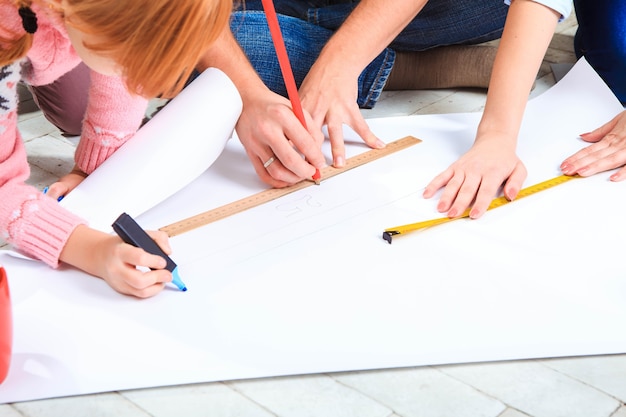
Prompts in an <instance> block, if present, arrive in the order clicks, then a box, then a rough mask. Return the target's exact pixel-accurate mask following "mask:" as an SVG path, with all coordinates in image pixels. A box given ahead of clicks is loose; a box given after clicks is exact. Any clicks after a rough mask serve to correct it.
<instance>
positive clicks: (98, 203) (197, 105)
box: [61, 68, 242, 232]
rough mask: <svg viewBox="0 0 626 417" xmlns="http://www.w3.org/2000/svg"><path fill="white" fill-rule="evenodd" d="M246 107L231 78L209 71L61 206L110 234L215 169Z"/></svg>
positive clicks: (177, 97) (219, 72) (76, 189)
mask: <svg viewBox="0 0 626 417" xmlns="http://www.w3.org/2000/svg"><path fill="white" fill-rule="evenodd" d="M241 106H242V103H241V97H240V96H239V93H238V92H237V89H236V88H235V86H234V84H233V83H232V82H231V81H230V79H229V78H228V77H227V76H226V75H225V74H224V73H223V72H221V71H220V70H217V69H215V68H209V69H208V70H207V71H204V72H203V73H202V74H200V76H198V78H196V79H195V80H194V81H193V82H192V83H191V84H190V85H189V86H187V88H185V89H184V90H183V91H182V92H181V93H180V94H179V95H178V96H176V97H175V98H174V99H173V100H171V101H170V102H169V103H168V104H167V106H165V107H164V108H163V109H162V110H161V111H159V112H158V113H157V114H156V115H155V116H154V117H153V118H152V119H151V120H150V121H149V122H148V123H146V124H145V125H144V126H143V127H142V128H141V129H139V131H138V132H137V134H136V135H135V136H134V137H133V138H132V139H131V140H129V141H128V142H127V143H125V144H124V145H123V146H122V147H120V149H118V150H117V151H116V152H115V153H114V154H113V155H112V156H111V157H110V158H109V159H107V160H106V161H105V162H104V163H103V164H102V165H101V166H100V167H98V169H97V170H96V171H95V172H93V173H92V174H91V175H90V176H89V177H87V179H85V181H83V182H82V183H81V184H80V185H79V186H78V187H76V188H75V189H74V190H73V191H72V192H71V193H70V194H68V195H67V196H66V197H65V198H64V199H63V201H61V204H62V205H63V206H65V207H67V208H68V209H69V210H71V211H72V212H74V213H76V214H78V215H80V216H82V217H83V218H85V219H87V220H88V221H89V224H90V226H91V227H93V228H95V229H99V230H102V231H105V232H111V224H112V223H113V221H114V220H115V219H116V218H117V217H118V216H119V215H120V214H121V213H122V212H124V211H126V212H127V213H128V214H130V215H131V216H139V215H140V214H142V213H144V212H145V211H146V210H148V209H151V208H152V207H154V206H156V205H157V204H158V203H160V202H162V201H163V200H165V199H166V198H167V197H169V196H171V195H172V194H174V193H175V192H176V191H178V190H180V189H182V188H183V187H185V186H186V185H187V184H189V183H190V182H191V181H193V180H194V179H196V178H197V177H198V176H199V175H200V174H202V173H203V172H204V171H205V170H206V169H207V168H208V167H209V166H211V164H212V163H213V162H214V161H215V159H217V157H218V156H219V155H220V153H221V152H222V150H223V149H224V146H225V145H226V141H227V140H228V139H229V138H230V137H231V136H232V134H233V130H234V128H235V123H237V119H238V118H239V115H240V114H241Z"/></svg>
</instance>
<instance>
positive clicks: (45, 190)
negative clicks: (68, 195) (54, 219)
mask: <svg viewBox="0 0 626 417" xmlns="http://www.w3.org/2000/svg"><path fill="white" fill-rule="evenodd" d="M48 188H49V187H46V188H44V189H43V193H44V194H47V193H48ZM63 197H65V196H62V195H61V196H59V198H57V201H61V200H63Z"/></svg>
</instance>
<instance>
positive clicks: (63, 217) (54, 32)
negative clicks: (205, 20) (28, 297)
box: [0, 0, 147, 267]
mask: <svg viewBox="0 0 626 417" xmlns="http://www.w3.org/2000/svg"><path fill="white" fill-rule="evenodd" d="M32 9H33V11H34V12H35V13H36V15H37V19H38V25H39V28H38V29H37V31H36V33H35V35H34V39H33V46H32V48H31V49H30V51H29V52H28V55H27V58H26V59H23V60H21V61H20V62H14V63H12V64H10V65H8V66H5V67H3V68H2V67H0V237H2V238H3V239H4V240H5V241H7V242H9V243H11V244H12V245H13V246H14V247H15V248H16V249H18V250H20V251H22V252H24V253H25V254H27V255H29V256H32V257H35V258H38V259H41V260H43V261H44V262H46V263H47V264H49V265H51V266H53V267H56V266H57V265H58V263H59V255H60V253H61V251H62V249H63V247H64V246H65V243H66V241H67V239H68V237H69V236H70V234H71V233H72V231H73V230H74V228H76V226H78V225H79V224H83V223H85V221H84V220H82V219H80V218H79V217H77V216H76V215H74V214H72V213H70V212H69V211H67V210H66V209H64V208H63V207H61V206H60V205H59V204H58V203H57V202H56V200H54V199H52V198H50V197H47V196H45V195H44V194H43V193H42V192H41V191H39V190H37V189H35V188H34V187H31V186H28V185H26V184H25V183H24V181H25V180H26V179H28V177H29V175H30V170H29V166H28V163H27V160H26V152H25V150H24V145H23V142H22V139H21V136H20V134H19V132H18V130H17V83H18V81H19V80H20V79H22V80H24V81H25V82H27V83H30V84H32V85H44V84H48V83H51V82H53V81H54V80H56V79H57V78H59V77H60V76H61V75H63V74H65V73H66V72H68V71H70V70H71V69H73V68H74V67H76V65H78V63H79V62H80V58H79V57H78V56H77V55H76V52H75V51H74V49H73V48H72V45H71V43H70V41H69V39H68V37H67V33H66V31H65V27H64V25H63V23H62V22H60V21H58V20H57V19H55V18H54V17H52V16H50V15H48V13H47V12H48V11H47V10H42V9H41V8H38V7H37V5H33V7H32ZM0 16H1V17H2V18H1V19H0V38H5V39H6V38H10V37H11V36H15V34H16V33H18V34H21V33H24V32H23V29H22V21H21V18H20V17H19V15H18V13H17V9H16V8H15V6H14V5H13V2H12V1H11V0H0ZM0 47H2V45H1V44H0ZM146 107H147V100H146V99H144V98H141V97H138V96H135V95H131V94H130V93H129V92H128V91H127V90H126V88H125V86H124V83H123V81H122V80H121V79H120V78H118V77H107V76H103V75H101V74H98V73H96V72H93V71H92V72H91V86H90V91H89V104H88V107H87V112H86V114H85V118H84V121H83V131H82V135H81V139H80V143H79V145H78V147H77V149H76V153H75V161H76V164H77V165H78V166H79V167H80V168H81V169H82V170H83V171H84V172H86V173H87V174H89V173H91V172H93V170H95V169H96V168H97V167H98V166H99V165H100V164H101V163H102V162H104V160H106V159H107V158H108V157H109V156H110V155H111V154H112V153H113V152H115V151H116V150H117V149H118V148H119V147H120V146H121V145H122V144H123V143H124V142H126V141H127V140H128V139H130V138H131V137H132V135H133V134H134V133H135V132H136V130H137V129H138V128H139V125H140V123H141V120H142V119H143V117H144V114H145V111H146Z"/></svg>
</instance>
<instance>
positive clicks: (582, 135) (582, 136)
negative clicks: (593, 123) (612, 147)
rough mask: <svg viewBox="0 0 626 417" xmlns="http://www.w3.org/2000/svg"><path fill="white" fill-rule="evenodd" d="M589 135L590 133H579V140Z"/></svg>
mask: <svg viewBox="0 0 626 417" xmlns="http://www.w3.org/2000/svg"><path fill="white" fill-rule="evenodd" d="M590 134H591V132H587V133H581V134H580V135H578V136H580V137H581V138H584V137H585V136H589V135H590Z"/></svg>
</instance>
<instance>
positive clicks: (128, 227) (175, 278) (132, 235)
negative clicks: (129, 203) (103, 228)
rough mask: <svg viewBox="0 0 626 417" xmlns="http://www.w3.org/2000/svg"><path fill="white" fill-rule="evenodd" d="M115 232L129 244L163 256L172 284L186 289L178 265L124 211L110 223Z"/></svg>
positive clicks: (183, 289)
mask: <svg viewBox="0 0 626 417" xmlns="http://www.w3.org/2000/svg"><path fill="white" fill-rule="evenodd" d="M111 226H112V227H113V230H115V233H117V234H118V236H119V237H120V238H122V240H123V241H124V242H126V243H128V244H129V245H133V246H136V247H138V248H141V249H143V250H145V251H146V252H148V253H151V254H153V255H158V256H160V257H162V258H165V260H166V261H167V265H166V266H165V269H167V270H168V271H170V272H171V273H172V284H174V285H176V286H177V287H178V289H179V290H181V291H187V287H186V286H185V284H184V283H183V281H182V280H181V279H180V275H179V274H178V266H177V265H176V264H175V263H174V261H172V260H171V259H170V257H169V256H167V254H166V253H165V252H163V250H162V249H161V248H160V247H159V245H157V243H156V242H155V241H154V240H152V238H151V237H150V236H148V234H147V233H146V232H145V231H144V230H143V229H142V228H141V226H139V225H138V224H137V222H135V220H133V218H132V217H130V216H129V215H128V214H126V213H122V214H121V215H120V216H119V217H118V218H117V220H115V222H114V223H113V224H112V225H111Z"/></svg>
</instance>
